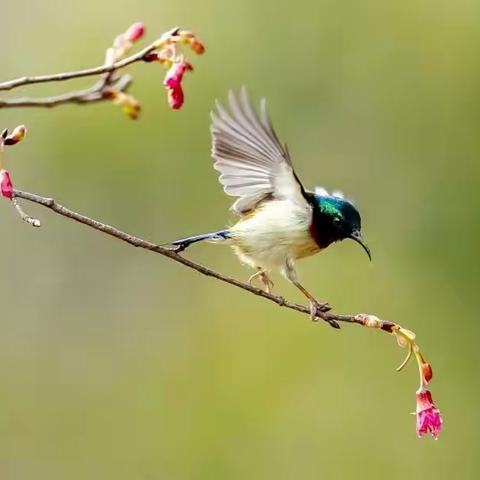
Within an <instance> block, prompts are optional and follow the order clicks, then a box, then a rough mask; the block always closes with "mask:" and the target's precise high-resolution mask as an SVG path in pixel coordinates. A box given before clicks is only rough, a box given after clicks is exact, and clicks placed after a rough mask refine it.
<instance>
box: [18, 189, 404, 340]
mask: <svg viewBox="0 0 480 480" xmlns="http://www.w3.org/2000/svg"><path fill="white" fill-rule="evenodd" d="M14 195H15V197H16V198H22V199H24V200H28V201H29V202H33V203H36V204H38V205H41V206H43V207H46V208H48V209H50V210H52V211H53V212H55V213H56V214H58V215H60V216H62V217H65V218H68V219H70V220H74V221H76V222H78V223H81V224H83V225H86V226H87V227H90V228H93V229H94V230H98V231H99V232H101V233H104V234H106V235H110V236H112V237H114V238H116V239H118V240H121V241H123V242H126V243H128V244H129V245H132V246H134V247H138V248H142V249H144V250H149V251H151V252H154V253H158V254H160V255H163V256H164V257H167V258H169V259H171V260H173V261H175V262H178V263H181V264H182V265H184V266H186V267H188V268H191V269H193V270H195V271H197V272H198V273H200V274H202V275H205V276H207V277H212V278H215V279H216V280H219V281H221V282H224V283H228V284H229V285H233V286H234V287H237V288H240V289H242V290H245V291H247V292H249V293H251V294H253V295H256V296H257V297H262V298H264V299H266V300H269V301H271V302H273V303H276V304H277V305H279V306H281V307H286V308H289V309H291V310H295V311H297V312H300V313H304V314H307V315H309V316H310V309H309V308H308V307H306V306H304V305H299V304H297V303H294V302H290V301H288V300H286V299H285V298H283V297H280V296H278V295H272V294H270V293H267V292H265V291H263V290H261V289H259V288H255V287H253V286H251V285H249V284H248V283H244V282H240V281H239V280H236V279H234V278H231V277H228V276H226V275H223V274H221V273H219V272H217V271H215V270H212V269H210V268H208V267H205V266H203V265H200V264H199V263H196V262H194V261H193V260H190V259H188V258H185V257H184V256H182V255H180V254H179V253H176V252H175V250H172V249H171V248H169V247H167V246H164V245H158V244H156V243H152V242H150V241H148V240H144V239H142V238H139V237H136V236H134V235H131V234H129V233H126V232H123V231H121V230H119V229H117V228H115V227H113V226H111V225H107V224H105V223H102V222H100V221H98V220H94V219H92V218H90V217H87V216H85V215H82V214H80V213H77V212H75V211H73V210H70V209H69V208H67V207H64V206H63V205H61V204H59V203H58V202H56V201H55V200H54V199H53V198H48V197H43V196H40V195H36V194H33V193H29V192H23V191H21V190H14ZM319 317H320V318H321V319H323V320H326V321H329V320H336V321H337V322H344V323H354V324H358V325H362V326H366V327H374V328H379V329H381V330H384V331H386V332H387V333H392V332H393V329H394V327H395V326H397V324H395V323H393V322H390V321H386V320H379V323H376V324H375V325H373V324H369V318H371V316H369V315H366V314H357V315H340V314H336V313H333V312H319ZM377 320H378V319H377Z"/></svg>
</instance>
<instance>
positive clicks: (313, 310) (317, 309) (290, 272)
mask: <svg viewBox="0 0 480 480" xmlns="http://www.w3.org/2000/svg"><path fill="white" fill-rule="evenodd" d="M284 274H285V276H286V277H287V279H288V280H290V282H292V283H293V285H295V286H296V287H297V288H298V289H299V290H300V291H301V292H302V293H303V294H304V295H305V296H306V297H307V299H308V302H309V304H310V318H311V319H312V320H313V321H316V320H317V319H318V317H319V315H318V314H319V313H325V312H328V311H329V310H331V309H332V307H331V306H330V305H329V304H328V303H326V302H325V303H322V302H319V301H318V300H317V299H316V298H315V297H314V296H313V295H312V294H311V293H310V292H309V291H308V290H307V289H306V288H305V287H304V286H303V285H302V284H301V283H300V282H299V281H298V279H297V273H296V271H295V269H294V268H293V265H292V263H291V262H289V261H287V262H286V268H285V269H284ZM320 318H322V317H320ZM324 320H325V321H326V322H327V323H328V324H329V325H330V326H331V327H333V328H340V325H339V323H338V322H337V321H335V320H333V319H324Z"/></svg>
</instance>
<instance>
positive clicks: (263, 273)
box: [260, 270, 274, 293]
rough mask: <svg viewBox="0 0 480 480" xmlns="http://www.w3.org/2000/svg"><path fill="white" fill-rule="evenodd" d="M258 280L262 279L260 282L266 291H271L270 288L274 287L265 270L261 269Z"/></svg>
mask: <svg viewBox="0 0 480 480" xmlns="http://www.w3.org/2000/svg"><path fill="white" fill-rule="evenodd" d="M260 280H262V283H263V285H264V286H265V291H266V292H267V293H272V288H273V287H274V283H273V282H272V280H271V279H270V277H269V276H268V275H267V272H266V271H265V270H262V271H261V273H260Z"/></svg>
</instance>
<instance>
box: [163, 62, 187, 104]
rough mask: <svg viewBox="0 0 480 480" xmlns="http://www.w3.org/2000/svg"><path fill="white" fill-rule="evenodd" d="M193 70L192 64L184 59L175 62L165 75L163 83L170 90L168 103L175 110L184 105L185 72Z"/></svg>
mask: <svg viewBox="0 0 480 480" xmlns="http://www.w3.org/2000/svg"><path fill="white" fill-rule="evenodd" d="M191 70H193V68H192V66H191V65H190V64H189V63H188V62H185V61H183V60H182V61H181V62H178V63H174V64H173V65H172V67H171V68H170V69H169V70H168V72H167V74H166V76H165V80H164V82H163V84H164V85H165V87H166V88H167V90H168V104H169V106H170V108H173V109H174V110H178V109H179V108H180V107H181V106H182V105H183V101H184V95H183V89H182V80H183V76H184V75H185V73H186V72H189V71H191Z"/></svg>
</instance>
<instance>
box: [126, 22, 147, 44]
mask: <svg viewBox="0 0 480 480" xmlns="http://www.w3.org/2000/svg"><path fill="white" fill-rule="evenodd" d="M144 35H145V25H144V24H143V23H142V22H136V23H134V24H133V25H132V26H131V27H130V28H129V29H128V30H127V31H126V32H125V37H126V39H127V40H128V41H130V42H137V41H138V40H140V39H141V38H142V37H143V36H144Z"/></svg>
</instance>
